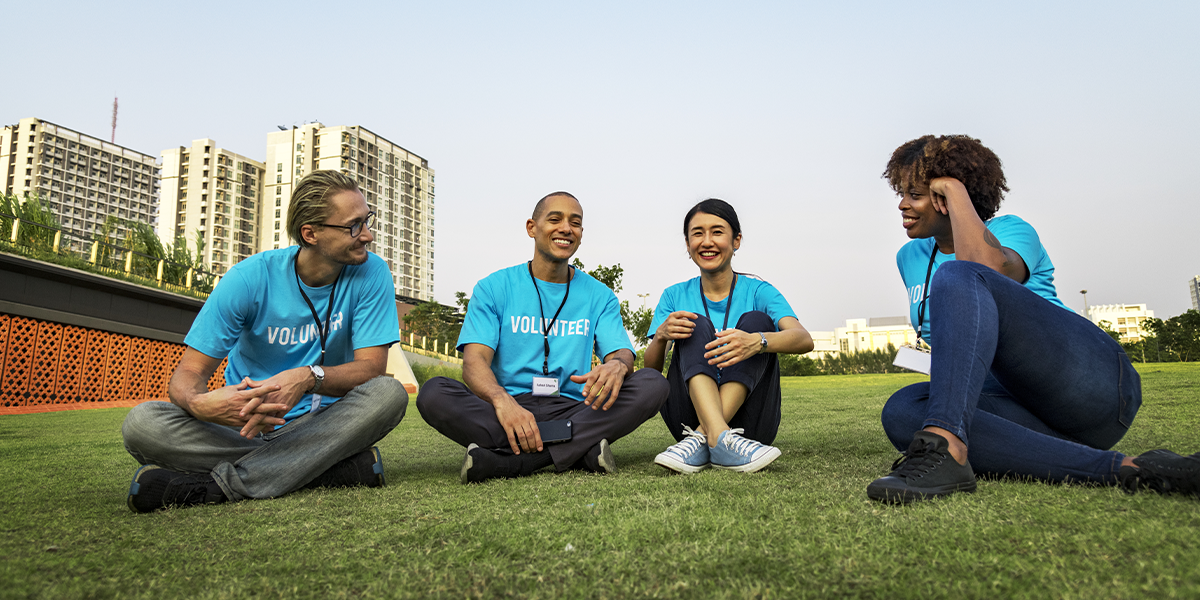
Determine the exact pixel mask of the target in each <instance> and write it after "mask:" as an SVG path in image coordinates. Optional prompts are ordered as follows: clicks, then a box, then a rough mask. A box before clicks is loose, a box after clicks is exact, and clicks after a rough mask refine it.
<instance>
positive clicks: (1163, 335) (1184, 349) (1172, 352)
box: [1146, 310, 1200, 362]
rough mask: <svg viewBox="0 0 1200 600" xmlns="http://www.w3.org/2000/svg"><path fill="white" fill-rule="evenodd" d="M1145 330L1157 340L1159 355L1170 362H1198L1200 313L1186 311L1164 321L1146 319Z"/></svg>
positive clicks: (1199, 356)
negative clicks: (1166, 357) (1168, 358)
mask: <svg viewBox="0 0 1200 600" xmlns="http://www.w3.org/2000/svg"><path fill="white" fill-rule="evenodd" d="M1146 329H1147V330H1149V331H1150V332H1152V333H1153V334H1154V337H1155V338H1157V341H1158V347H1159V349H1160V352H1161V354H1163V355H1166V356H1169V357H1170V359H1171V360H1173V361H1180V362H1191V361H1195V360H1200V312H1196V311H1195V310H1188V311H1187V312H1184V313H1183V314H1181V315H1177V316H1174V317H1171V318H1170V319H1167V320H1166V321H1163V320H1162V319H1147V320H1146Z"/></svg>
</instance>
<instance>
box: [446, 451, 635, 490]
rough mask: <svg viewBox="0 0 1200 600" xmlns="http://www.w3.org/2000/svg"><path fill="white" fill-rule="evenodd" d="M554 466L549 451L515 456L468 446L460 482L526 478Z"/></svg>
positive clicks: (459, 478) (460, 473) (459, 476)
mask: <svg viewBox="0 0 1200 600" xmlns="http://www.w3.org/2000/svg"><path fill="white" fill-rule="evenodd" d="M610 457H611V455H610ZM552 464H554V459H553V458H551V457H550V451H548V450H544V451H542V452H525V453H523V454H520V455H514V454H507V453H504V452H496V451H494V450H488V449H487V448H480V447H479V444H471V445H470V446H467V455H466V456H465V457H464V458H463V466H462V471H460V472H459V475H458V480H459V481H461V482H463V483H479V482H480V481H487V480H489V479H496V478H504V479H510V478H513V477H524V476H526V475H532V474H533V473H534V472H535V471H538V470H539V469H543V468H545V467H548V466H550V465H552Z"/></svg>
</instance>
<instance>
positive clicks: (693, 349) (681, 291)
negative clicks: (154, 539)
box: [646, 198, 813, 473]
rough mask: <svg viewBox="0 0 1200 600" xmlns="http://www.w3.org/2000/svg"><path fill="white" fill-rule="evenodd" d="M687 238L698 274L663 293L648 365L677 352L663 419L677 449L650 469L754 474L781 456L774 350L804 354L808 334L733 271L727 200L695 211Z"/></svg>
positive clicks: (762, 286) (778, 301)
mask: <svg viewBox="0 0 1200 600" xmlns="http://www.w3.org/2000/svg"><path fill="white" fill-rule="evenodd" d="M683 239H684V241H685V242H686V243H687V251H688V256H689V257H691V259H692V262H694V263H696V266H697V267H699V268H700V275H699V276H698V277H694V278H692V279H689V280H687V281H684V282H682V283H677V284H675V285H673V286H671V287H669V288H667V289H666V290H665V291H663V294H662V297H661V298H659V301H658V306H657V307H656V308H655V309H654V319H653V321H652V322H651V323H650V328H649V331H650V332H651V333H650V334H649V336H648V337H649V338H650V344H649V345H648V346H647V347H646V366H647V367H649V368H652V369H657V370H659V371H661V370H662V368H663V365H664V364H665V362H666V356H667V351H668V347H669V346H671V345H674V348H675V349H674V354H672V355H671V366H670V368H668V369H667V381H668V382H670V384H671V392H670V395H668V396H667V402H666V403H665V404H664V405H663V408H662V416H663V420H665V421H666V423H667V428H668V429H670V431H671V435H673V436H674V437H675V439H676V441H678V443H677V444H674V445H672V446H671V447H669V448H667V449H666V450H665V451H663V452H662V453H660V454H659V455H658V456H656V457H655V458H654V462H655V464H658V465H661V466H663V467H665V468H667V469H670V470H672V471H677V472H680V473H696V472H698V471H701V470H703V469H706V468H708V467H709V466H712V467H714V468H717V469H728V470H732V471H739V472H743V473H751V472H754V471H758V470H760V469H762V468H763V467H766V466H767V465H769V464H771V461H773V460H775V459H776V458H778V457H779V454H780V451H779V449H778V448H776V447H774V446H771V445H770V443H771V442H772V441H774V440H775V434H776V433H777V432H778V430H779V420H780V406H781V402H782V397H781V393H780V389H779V362H778V361H777V360H776V356H775V353H779V352H787V353H795V354H803V353H805V352H808V351H809V350H812V349H813V341H812V336H810V335H809V334H808V331H806V330H805V329H804V326H803V325H801V324H800V321H798V320H797V319H796V312H795V311H793V310H792V307H791V306H790V305H789V304H788V302H787V300H786V299H784V297H783V294H780V293H779V290H777V289H775V287H774V286H772V285H771V284H769V283H767V282H766V281H763V280H762V279H759V278H758V277H755V276H753V275H747V274H745V273H738V272H736V271H734V270H733V254H734V252H736V251H737V249H738V248H739V247H741V244H742V226H741V223H740V222H739V221H738V216H737V212H735V211H734V210H733V207H732V206H730V205H729V203H727V202H725V201H724V200H719V199H716V198H709V199H708V200H704V201H702V202H700V203H698V204H696V205H695V206H693V207H692V209H691V210H689V211H688V213H687V215H686V216H684V217H683ZM731 325H732V327H731Z"/></svg>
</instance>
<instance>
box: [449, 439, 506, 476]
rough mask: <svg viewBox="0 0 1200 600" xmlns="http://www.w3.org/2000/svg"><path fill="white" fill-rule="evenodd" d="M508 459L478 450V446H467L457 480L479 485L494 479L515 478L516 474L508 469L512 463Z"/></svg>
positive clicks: (483, 449)
mask: <svg viewBox="0 0 1200 600" xmlns="http://www.w3.org/2000/svg"><path fill="white" fill-rule="evenodd" d="M509 458H510V457H507V456H501V455H499V454H496V453H495V452H492V451H491V450H488V449H486V448H480V447H479V444H471V445H470V446H467V455H466V457H464V458H463V466H462V471H460V472H459V474H458V480H459V481H461V482H463V483H479V482H480V481H487V480H489V479H493V478H496V477H516V473H515V472H514V471H513V469H512V468H510V467H511V466H512V465H511V464H510V463H512V462H513V461H511V460H508V459H509Z"/></svg>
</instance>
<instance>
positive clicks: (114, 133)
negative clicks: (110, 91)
mask: <svg viewBox="0 0 1200 600" xmlns="http://www.w3.org/2000/svg"><path fill="white" fill-rule="evenodd" d="M109 141H110V142H112V143H114V144H115V143H117V97H116V96H113V122H112V139H110V140H109Z"/></svg>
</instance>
